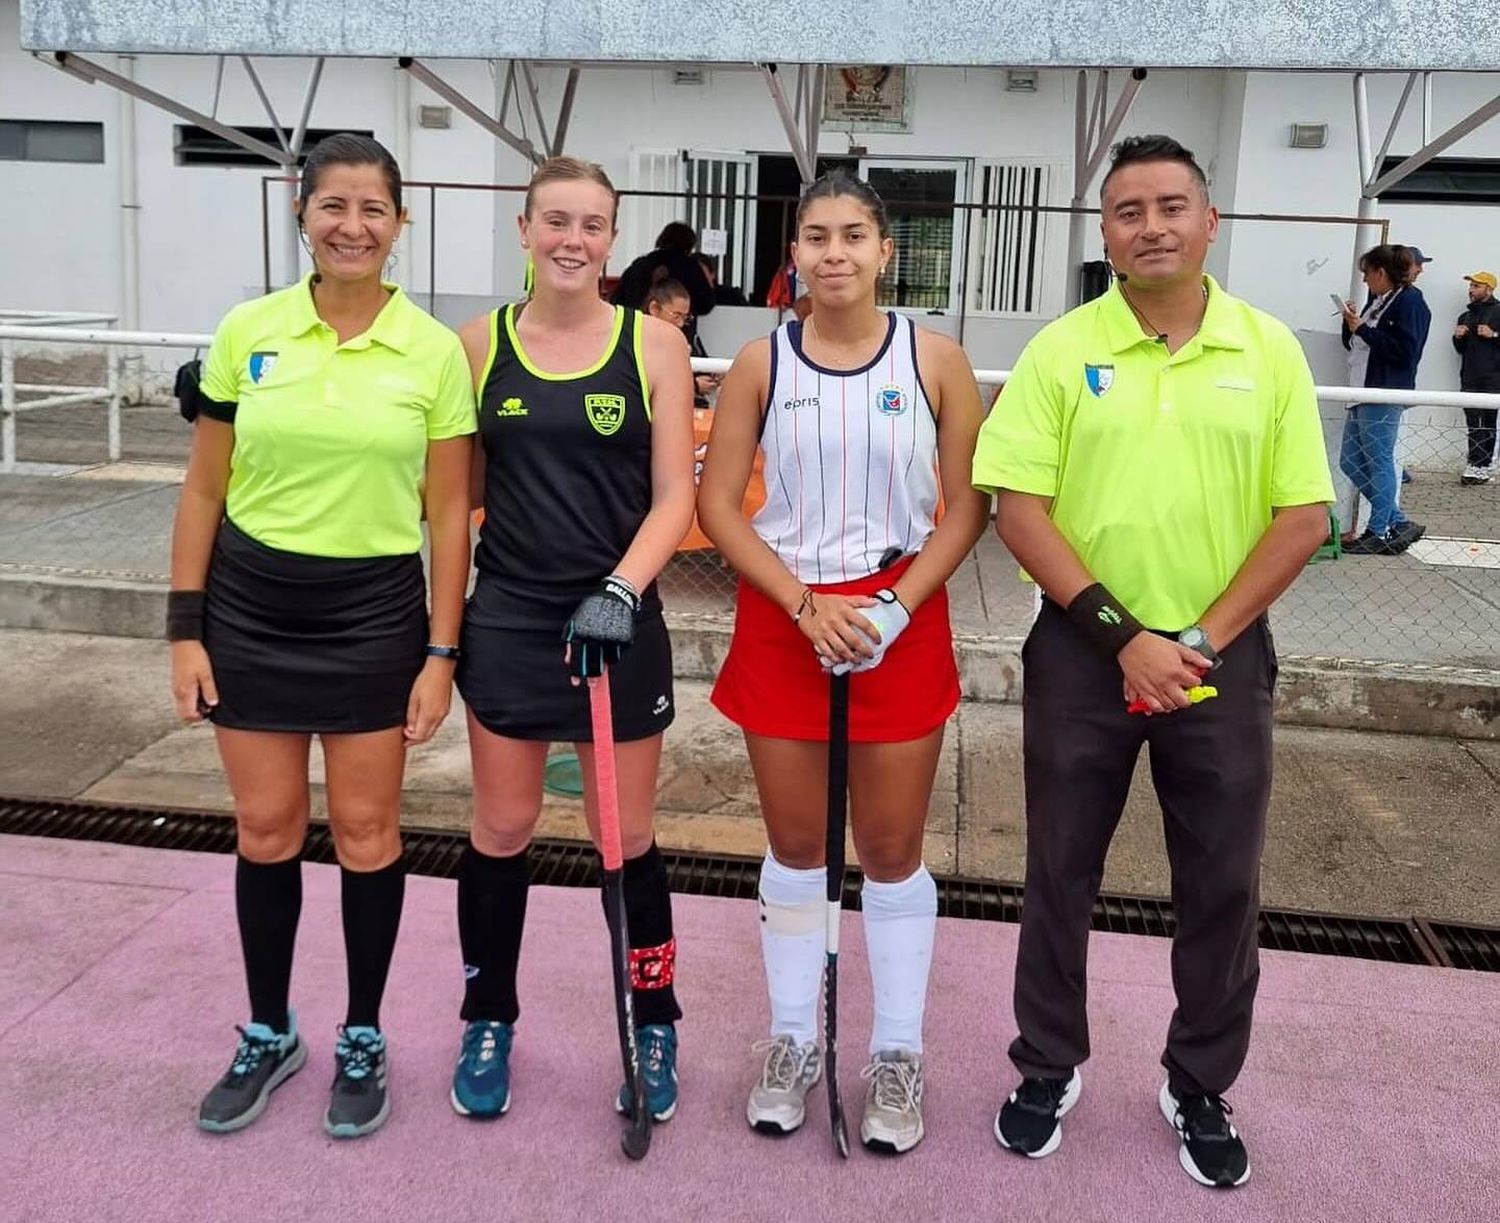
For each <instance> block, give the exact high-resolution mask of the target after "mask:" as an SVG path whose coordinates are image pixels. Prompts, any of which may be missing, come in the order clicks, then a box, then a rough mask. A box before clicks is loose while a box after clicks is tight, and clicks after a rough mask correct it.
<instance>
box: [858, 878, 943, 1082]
mask: <svg viewBox="0 0 1500 1223" xmlns="http://www.w3.org/2000/svg"><path fill="white" fill-rule="evenodd" d="M860 901H861V904H862V906H863V908H864V914H865V947H866V949H867V951H868V953H869V957H870V982H871V985H872V986H873V989H874V994H875V1026H874V1029H873V1030H872V1031H871V1033H870V1055H871V1056H872V1057H873V1056H874V1055H875V1054H876V1053H879V1052H880V1051H881V1050H882V1049H905V1050H907V1051H909V1052H911V1053H921V1052H922V1015H923V1012H924V1011H925V1010H926V1007H927V975H928V972H929V970H930V969H931V968H932V940H933V935H934V934H935V933H936V931H937V884H936V883H935V882H934V881H933V878H932V876H931V875H930V874H928V872H927V867H926V865H925V864H924V865H921V866H918V867H917V869H916V870H915V871H914V872H912V874H910V875H908V876H907V877H906V878H905V879H902V880H900V881H899V882H897V883H877V882H875V881H874V880H872V879H866V880H865V886H864V888H863V890H862V891H861V892H860Z"/></svg>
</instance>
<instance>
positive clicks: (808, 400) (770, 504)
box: [751, 313, 938, 583]
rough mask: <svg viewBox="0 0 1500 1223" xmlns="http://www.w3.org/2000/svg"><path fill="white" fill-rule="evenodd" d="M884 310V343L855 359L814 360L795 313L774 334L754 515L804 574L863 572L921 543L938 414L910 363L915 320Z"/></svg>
mask: <svg viewBox="0 0 1500 1223" xmlns="http://www.w3.org/2000/svg"><path fill="white" fill-rule="evenodd" d="M888 317H889V319H890V324H889V327H888V329H887V331H886V336H885V343H884V344H882V345H881V347H880V351H879V352H878V353H876V354H875V356H874V358H873V359H872V360H871V361H870V362H869V363H868V364H867V365H865V366H863V367H862V368H860V369H855V370H833V369H825V368H824V367H822V366H820V365H817V364H815V363H814V362H813V361H811V360H809V359H808V358H807V357H806V356H805V355H804V354H803V351H802V324H801V323H799V322H795V321H791V322H787V323H784V324H783V325H782V326H780V327H778V328H777V329H776V330H775V331H774V332H773V333H772V335H771V393H770V396H769V398H768V399H767V401H766V414H765V419H764V421H763V422H762V425H761V436H760V447H761V450H762V452H763V453H764V454H765V459H766V466H765V481H766V503H765V505H764V506H763V507H762V508H761V510H760V512H759V513H757V514H756V515H755V517H754V519H752V521H751V525H752V526H754V528H755V531H756V534H758V535H759V536H760V537H761V538H762V539H763V540H765V541H766V543H767V544H768V545H769V546H770V548H771V550H772V551H774V552H775V553H776V555H777V556H778V557H780V558H781V561H782V563H783V564H784V565H786V567H787V568H788V569H790V570H791V572H792V573H793V575H795V576H796V577H797V578H798V579H799V580H801V581H803V582H815V583H828V582H846V581H851V580H852V579H854V578H861V577H865V576H866V575H868V574H871V573H874V572H875V571H876V570H877V569H879V568H880V562H881V558H882V557H883V556H885V555H886V554H887V553H889V552H890V550H891V549H893V548H894V549H898V550H899V551H900V552H902V553H903V554H904V553H909V552H916V551H918V550H919V549H920V548H921V547H922V545H923V544H924V543H926V542H927V537H928V536H929V535H931V534H932V529H933V521H934V515H935V513H936V511H937V505H938V470H937V421H936V420H935V418H934V417H933V413H932V405H931V403H930V402H929V401H928V398H927V393H926V391H925V390H924V389H923V387H922V378H921V375H920V374H919V373H918V372H917V336H916V328H915V327H914V326H913V325H912V321H911V320H910V319H909V318H906V317H905V316H904V315H899V314H894V313H893V314H890V315H889V316H888Z"/></svg>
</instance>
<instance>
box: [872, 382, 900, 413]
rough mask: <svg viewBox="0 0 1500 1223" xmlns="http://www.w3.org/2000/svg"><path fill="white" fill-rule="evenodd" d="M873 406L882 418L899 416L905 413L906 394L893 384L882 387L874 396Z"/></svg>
mask: <svg viewBox="0 0 1500 1223" xmlns="http://www.w3.org/2000/svg"><path fill="white" fill-rule="evenodd" d="M875 406H876V407H877V408H879V409H880V413H881V415H882V416H900V415H901V413H903V412H904V411H906V392H905V391H903V390H902V389H901V388H900V387H899V386H896V385H894V384H892V385H889V386H883V387H881V388H880V393H879V394H878V395H876V396H875Z"/></svg>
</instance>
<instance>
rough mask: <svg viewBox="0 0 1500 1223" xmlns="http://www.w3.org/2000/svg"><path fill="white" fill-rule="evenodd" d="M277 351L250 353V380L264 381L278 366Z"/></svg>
mask: <svg viewBox="0 0 1500 1223" xmlns="http://www.w3.org/2000/svg"><path fill="white" fill-rule="evenodd" d="M276 355H277V354H276V353H274V352H253V353H251V354H250V381H251V382H257V383H258V382H264V381H265V380H266V379H267V378H269V377H270V376H271V371H272V370H273V369H275V368H276Z"/></svg>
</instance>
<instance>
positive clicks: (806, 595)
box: [792, 586, 818, 624]
mask: <svg viewBox="0 0 1500 1223" xmlns="http://www.w3.org/2000/svg"><path fill="white" fill-rule="evenodd" d="M804 613H806V614H807V615H809V616H816V615H817V614H818V605H817V604H816V603H814V602H813V592H812V587H810V586H804V587H803V588H802V597H801V598H800V599H798V600H797V607H796V610H794V611H793V612H792V623H793V624H799V623H801V621H802V616H803V614H804Z"/></svg>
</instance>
